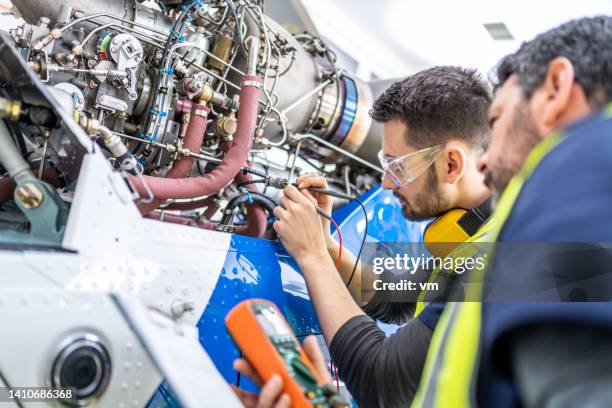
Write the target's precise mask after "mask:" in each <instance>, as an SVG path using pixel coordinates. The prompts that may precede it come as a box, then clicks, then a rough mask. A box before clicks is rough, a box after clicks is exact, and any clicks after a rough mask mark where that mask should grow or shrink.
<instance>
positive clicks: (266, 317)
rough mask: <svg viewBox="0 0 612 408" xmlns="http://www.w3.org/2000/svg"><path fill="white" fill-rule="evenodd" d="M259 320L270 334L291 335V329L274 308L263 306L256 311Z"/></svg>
mask: <svg viewBox="0 0 612 408" xmlns="http://www.w3.org/2000/svg"><path fill="white" fill-rule="evenodd" d="M256 316H257V321H258V322H259V324H260V325H261V327H262V328H263V329H264V331H265V332H266V334H267V335H268V336H290V335H291V334H292V333H291V329H290V328H289V325H288V324H287V323H286V322H285V319H284V318H283V317H282V316H280V315H279V314H278V313H277V311H276V310H275V309H274V308H271V307H263V308H259V310H257V311H256Z"/></svg>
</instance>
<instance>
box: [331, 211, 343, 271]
mask: <svg viewBox="0 0 612 408" xmlns="http://www.w3.org/2000/svg"><path fill="white" fill-rule="evenodd" d="M329 220H330V221H331V223H332V224H334V227H336V231H337V232H338V243H339V244H340V249H339V250H338V259H336V269H340V262H341V261H342V234H341V233H340V227H338V224H336V221H334V219H333V218H330V219H329Z"/></svg>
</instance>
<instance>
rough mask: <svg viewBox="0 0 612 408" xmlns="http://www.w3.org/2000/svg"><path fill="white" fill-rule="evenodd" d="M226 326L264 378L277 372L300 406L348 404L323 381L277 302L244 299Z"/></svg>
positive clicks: (294, 402)
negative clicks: (275, 303)
mask: <svg viewBox="0 0 612 408" xmlns="http://www.w3.org/2000/svg"><path fill="white" fill-rule="evenodd" d="M225 326H226V327H227V330H228V332H229V333H230V335H231V336H232V339H233V340H234V342H235V343H236V345H237V346H238V348H239V349H240V350H241V351H242V353H243V354H244V356H245V358H246V359H247V360H248V361H249V362H250V363H251V365H253V367H254V368H255V370H256V371H257V373H258V374H259V376H260V377H261V378H262V380H263V381H264V382H266V381H268V380H269V379H270V377H272V376H273V375H274V374H278V375H280V376H281V377H282V379H283V387H284V392H285V393H287V394H289V396H290V397H291V405H292V406H293V407H298V408H302V407H304V408H306V407H312V406H314V407H316V408H328V407H334V408H336V407H347V406H348V404H347V403H346V402H345V401H344V400H343V399H342V398H341V397H340V396H339V395H338V393H337V391H336V389H335V388H334V387H333V386H332V385H331V384H322V379H321V378H320V376H319V375H318V373H317V372H316V370H315V368H314V366H313V364H312V362H311V361H310V359H309V358H308V356H307V355H306V353H304V350H303V349H302V347H301V345H300V343H299V341H298V339H297V338H296V337H295V335H294V334H293V331H292V330H291V327H290V326H289V323H288V322H287V320H286V319H285V318H284V316H283V315H282V313H281V312H280V310H278V308H277V307H276V305H274V303H272V302H269V301H267V300H263V299H250V300H245V301H243V302H241V303H239V304H238V305H236V306H235V307H234V308H233V309H232V310H231V311H230V312H229V313H228V315H227V317H226V319H225Z"/></svg>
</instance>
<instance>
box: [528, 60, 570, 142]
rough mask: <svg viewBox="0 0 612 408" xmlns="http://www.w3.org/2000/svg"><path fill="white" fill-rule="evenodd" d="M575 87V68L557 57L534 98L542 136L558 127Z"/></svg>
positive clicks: (535, 111)
mask: <svg viewBox="0 0 612 408" xmlns="http://www.w3.org/2000/svg"><path fill="white" fill-rule="evenodd" d="M573 86H574V66H573V65H572V63H571V61H570V60H569V59H567V58H565V57H557V58H555V59H553V60H552V61H551V62H550V64H548V71H547V73H546V78H545V79H544V82H543V83H542V85H541V86H540V87H539V88H538V89H537V90H536V93H537V94H538V95H537V96H536V95H535V94H534V98H532V103H533V105H534V106H533V113H534V119H535V122H536V124H537V126H538V127H539V129H538V130H539V131H540V134H544V135H545V134H548V133H550V132H551V131H552V130H554V129H556V128H557V127H558V123H559V120H560V118H562V117H563V116H564V115H565V113H566V110H567V108H568V106H569V105H570V103H571V96H572V88H573Z"/></svg>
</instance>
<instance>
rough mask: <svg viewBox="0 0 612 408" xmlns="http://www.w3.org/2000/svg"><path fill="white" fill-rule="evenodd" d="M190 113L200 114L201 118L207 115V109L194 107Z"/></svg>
mask: <svg viewBox="0 0 612 408" xmlns="http://www.w3.org/2000/svg"><path fill="white" fill-rule="evenodd" d="M191 114H192V115H198V116H201V117H203V118H207V117H208V111H207V110H205V109H194V110H192V111H191Z"/></svg>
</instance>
